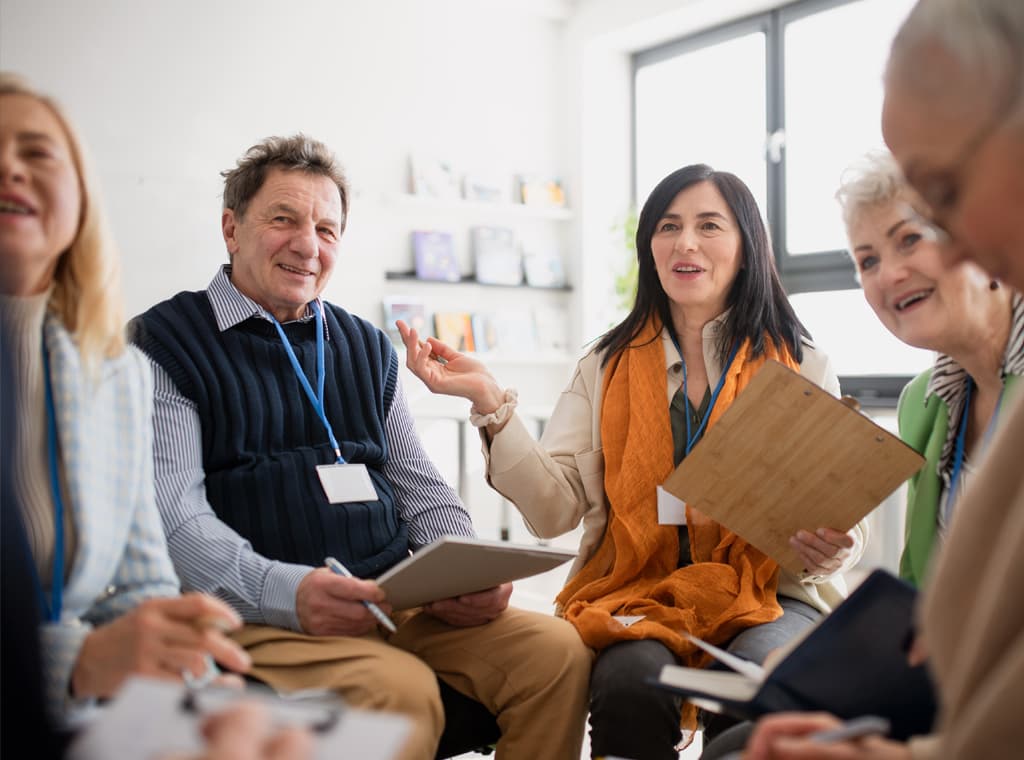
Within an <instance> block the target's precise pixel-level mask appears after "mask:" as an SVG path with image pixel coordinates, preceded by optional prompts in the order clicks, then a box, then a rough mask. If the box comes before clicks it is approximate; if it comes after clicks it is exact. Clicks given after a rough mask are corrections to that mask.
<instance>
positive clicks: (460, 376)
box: [395, 320, 504, 414]
mask: <svg viewBox="0 0 1024 760" xmlns="http://www.w3.org/2000/svg"><path fill="white" fill-rule="evenodd" d="M395 325H396V326H397V327H398V332H399V333H400V334H401V336H402V342H403V343H405V366H406V367H408V368H409V370H410V371H411V372H412V373H413V374H414V375H416V377H418V378H419V379H420V380H422V381H423V384H424V385H426V386H427V388H429V389H430V390H431V391H432V392H433V393H442V394H444V395H446V396H459V397H461V398H465V399H469V400H470V401H471V402H472V403H473V409H474V410H475V411H476V412H478V413H479V414H490V413H491V412H493V411H494V410H495V409H497V408H498V407H499V406H501V405H502V403H503V402H504V391H503V390H502V389H501V386H499V385H498V383H497V381H496V380H495V379H494V376H493V375H491V373H490V372H488V370H487V367H485V366H484V365H483V363H482V362H479V361H477V360H476V359H472V358H470V357H468V356H466V355H465V354H463V353H460V352H458V351H456V350H455V349H454V348H452V347H451V346H449V345H447V344H445V343H442V342H441V341H439V340H438V339H437V338H427V339H426V340H420V337H419V335H418V334H417V333H416V330H414V329H413V328H411V327H409V325H407V324H406V323H405V322H403V321H402V320H398V321H397V322H396V323H395Z"/></svg>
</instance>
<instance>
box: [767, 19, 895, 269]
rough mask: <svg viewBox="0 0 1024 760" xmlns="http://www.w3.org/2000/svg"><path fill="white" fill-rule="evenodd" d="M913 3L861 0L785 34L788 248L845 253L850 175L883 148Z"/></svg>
mask: <svg viewBox="0 0 1024 760" xmlns="http://www.w3.org/2000/svg"><path fill="white" fill-rule="evenodd" d="M912 5H913V0H860V2H854V3H850V4H848V5H841V6H839V7H836V8H832V9H830V10H827V11H822V12H820V13H815V14H813V15H810V16H806V17H804V18H802V19H799V20H797V21H793V22H791V23H789V24H787V25H786V28H785V50H786V59H785V71H786V74H785V79H786V81H785V125H786V128H785V130H786V150H785V161H786V248H787V249H788V251H787V252H788V253H790V254H806V253H817V252H822V251H834V250H841V249H844V248H845V247H846V238H845V233H844V230H843V225H842V221H841V219H840V216H839V207H838V205H837V204H836V202H835V200H834V194H835V191H836V188H837V187H838V186H839V177H840V175H841V174H842V171H843V169H845V168H846V167H847V166H849V165H850V164H851V163H853V162H854V161H855V160H857V159H858V158H859V157H860V156H861V155H863V154H864V153H865V152H866V151H868V150H872V149H882V148H884V147H885V146H884V143H883V141H882V133H881V113H882V94H883V93H882V74H883V70H884V67H885V62H886V60H887V58H888V55H889V47H890V46H891V44H892V38H893V36H894V35H895V34H896V30H897V29H898V28H899V25H900V24H901V23H902V22H903V19H904V18H906V16H907V14H908V13H909V11H910V7H911V6H912Z"/></svg>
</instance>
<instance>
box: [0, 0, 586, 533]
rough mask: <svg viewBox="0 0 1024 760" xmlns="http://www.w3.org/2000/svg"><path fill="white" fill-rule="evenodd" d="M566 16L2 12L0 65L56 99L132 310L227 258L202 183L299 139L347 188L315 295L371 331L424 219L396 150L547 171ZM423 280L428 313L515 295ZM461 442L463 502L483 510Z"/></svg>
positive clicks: (140, 2) (443, 457) (353, 6)
mask: <svg viewBox="0 0 1024 760" xmlns="http://www.w3.org/2000/svg"><path fill="white" fill-rule="evenodd" d="M567 8H568V5H567V4H566V2H565V0H529V1H528V2H524V1H519V2H516V1H512V0H431V1H430V2H420V1H419V0H374V1H372V2H371V1H366V0H292V1H291V2H288V3H281V2H259V1H254V0H205V1H204V0H76V1H74V2H68V1H67V0H2V2H0V68H2V69H4V70H13V71H17V72H19V73H22V74H24V75H26V76H28V77H29V78H30V79H31V80H32V81H33V82H34V83H35V84H36V85H37V86H39V87H40V88H41V89H43V90H44V91H47V92H49V93H52V94H53V95H55V96H56V97H57V98H58V99H59V100H60V101H61V102H62V103H63V104H64V105H65V106H66V107H67V109H68V110H69V112H70V113H71V115H72V117H73V118H74V120H75V121H76V123H77V124H78V125H79V127H80V129H81V131H82V132H83V134H84V137H85V139H86V142H87V144H88V146H89V147H90V148H91V151H92V153H93V154H94V158H95V159H96V163H97V164H98V166H99V168H100V175H101V180H102V183H103V187H104V190H105V197H106V200H107V206H108V211H109V214H110V216H111V220H112V223H113V227H114V231H115V234H116V237H117V239H118V241H119V243H120V245H121V248H122V252H123V259H124V275H125V276H124V284H125V292H126V301H127V310H128V313H129V314H135V313H138V312H140V311H142V310H143V309H145V308H147V307H148V306H150V305H152V304H153V303H155V302H157V301H159V300H161V299H163V298H167V297H168V296H170V295H172V294H174V293H175V292H177V291H179V290H183V289H199V288H203V287H205V286H206V284H207V283H208V281H209V279H210V278H211V277H212V275H213V274H214V271H215V268H216V267H217V266H218V265H219V264H220V263H221V262H222V261H224V260H225V259H226V254H225V252H224V246H223V242H222V240H221V237H220V192H221V179H220V177H219V172H220V171H221V170H223V169H225V168H229V167H231V166H232V165H233V164H234V161H235V159H236V158H237V157H238V156H239V155H240V154H241V153H242V152H243V151H244V150H245V149H246V148H247V147H248V146H249V145H251V144H253V143H254V142H256V141H257V140H259V139H261V138H263V137H264V136H266V135H270V134H275V133H277V134H279V133H292V132H296V131H300V130H301V131H304V132H306V133H308V134H311V135H313V136H315V137H317V138H319V139H321V140H323V141H324V142H326V143H327V144H328V145H329V146H331V147H332V148H334V150H335V151H336V152H337V153H338V155H339V157H340V158H341V160H342V162H343V163H344V164H345V165H346V167H347V170H348V173H349V178H350V180H351V183H352V187H353V200H352V204H351V213H350V222H349V227H348V230H347V231H346V234H345V237H344V239H343V244H342V254H341V255H342V258H341V260H340V261H339V266H338V269H337V270H336V274H335V275H334V278H333V280H332V281H331V283H330V284H329V285H328V286H327V289H326V291H325V294H326V296H327V297H328V298H329V299H330V300H332V301H335V302H337V303H340V304H342V305H343V306H345V307H346V308H348V309H350V310H351V311H354V312H356V313H359V314H362V315H364V316H366V317H367V318H369V319H372V320H373V321H375V322H377V323H378V324H379V323H380V321H381V305H380V304H381V297H382V295H384V294H385V293H389V292H396V291H397V292H398V293H403V292H408V290H409V288H410V287H413V288H415V287H416V286H415V285H403V286H400V287H398V288H395V287H394V286H393V284H392V283H388V282H386V281H385V280H384V276H383V273H384V272H385V271H386V270H389V269H398V270H401V269H408V268H410V267H411V263H412V259H411V253H410V244H409V230H410V225H413V224H415V225H417V226H425V225H429V224H430V223H431V221H432V220H431V219H430V216H431V212H430V211H429V209H427V210H426V211H425V210H424V209H422V208H416V207H415V204H408V203H404V202H402V201H401V200H400V198H396V197H397V196H400V194H402V193H404V192H405V191H407V189H408V166H407V162H408V157H409V154H410V152H413V151H421V152H427V153H430V154H434V155H438V156H441V157H444V158H446V159H450V160H452V161H453V162H455V163H457V164H458V165H459V166H461V167H462V168H465V169H489V170H496V171H503V172H507V173H509V174H511V173H515V172H524V171H539V172H543V173H547V174H552V175H556V176H558V175H564V173H565V171H566V169H567V163H568V162H567V155H568V152H569V151H568V145H569V136H568V133H567V130H566V129H565V125H566V123H567V121H568V116H567V111H566V108H567V102H566V101H567V98H566V77H565V75H564V72H565V63H564V53H565V45H564V29H565V22H564V18H565V15H566V10H567ZM571 201H572V199H571V198H570V203H571ZM439 213H441V214H442V216H443V211H442V212H439ZM447 222H448V220H446V219H439V220H438V223H439V224H447ZM457 223H459V224H463V225H465V224H466V221H465V220H461V221H457ZM476 223H486V219H481V220H478V221H476ZM524 223H525V224H532V223H533V222H530V221H526V222H524ZM557 226H559V227H564V226H565V225H564V224H563V223H559V225H557ZM420 287H421V288H424V289H425V288H432V289H430V290H423V289H421V290H420V295H422V296H424V297H425V298H428V299H429V298H434V299H436V300H439V301H453V300H459V299H466V298H469V299H470V300H472V299H474V298H475V299H478V300H479V299H481V298H487V299H489V300H490V301H492V302H496V303H501V302H504V303H505V304H506V305H507V304H508V303H510V302H514V301H515V300H516V299H518V298H524V297H527V296H525V295H524V292H516V291H500V290H497V289H491V290H490V291H489V292H487V293H486V294H485V295H481V293H479V292H474V290H473V288H461V289H459V288H454V289H453V288H449V289H448V290H444V289H436V288H442V287H443V286H420ZM530 297H532V298H537V299H540V300H541V301H542V302H545V303H547V302H550V301H551V299H552V298H561V303H562V304H564V303H566V302H568V303H569V304H570V305H571V303H572V297H571V296H560V297H555V296H549V295H548V294H545V293H539V294H535V295H533V296H530ZM462 305H464V304H462ZM452 306H455V307H456V308H457V307H458V306H460V304H454V303H453V304H452ZM470 308H472V304H470ZM502 369H503V370H504V372H503V374H505V375H507V376H509V377H508V380H507V382H509V383H510V384H519V385H522V386H524V388H523V390H524V391H525V396H526V402H527V403H528V404H534V405H539V406H548V407H550V405H552V404H553V402H554V400H555V398H556V397H557V393H558V391H559V390H560V388H561V385H562V384H563V383H564V380H565V378H566V375H567V372H568V371H569V367H568V366H566V365H558V364H549V365H546V366H542V367H541V368H540V369H539V370H538V368H536V367H525V368H522V369H521V370H520V371H519V376H518V377H517V372H516V368H515V367H504V368H502ZM405 382H406V388H407V390H408V391H409V393H410V396H411V398H412V402H413V404H414V408H416V409H421V410H422V409H423V408H425V407H427V406H430V404H431V400H429V399H427V398H426V396H427V394H426V391H425V389H423V388H422V386H421V385H420V384H419V383H418V381H415V380H414V379H412V378H410V377H407V378H406V381H405ZM446 408H449V409H450V408H451V407H446ZM456 409H458V410H459V412H458V413H462V412H461V407H460V406H458V405H456ZM424 417H425V418H424V420H423V423H422V425H421V429H422V432H423V435H424V438H425V441H426V442H427V445H428V447H429V448H430V450H431V452H432V454H433V455H434V457H435V459H436V460H437V461H438V463H439V465H440V466H441V467H442V471H443V472H444V473H445V475H446V476H447V477H448V478H449V480H451V481H452V482H454V481H455V480H456V477H457V472H456V469H455V458H454V451H455V446H454V441H455V440H456V438H455V435H454V424H453V423H451V422H443V421H441V422H431V421H429V420H427V419H426V415H424ZM467 438H468V436H467ZM469 446H470V463H471V465H472V466H473V467H474V468H475V469H474V471H473V472H472V473H471V475H470V478H471V480H472V482H473V489H472V494H471V499H470V501H471V502H473V503H474V504H475V503H476V502H477V501H479V502H481V504H483V505H486V504H487V503H488V502H490V503H494V504H496V502H497V498H496V497H495V496H494V495H493V494H492V493H491V492H490V491H489V489H487V487H486V485H485V484H484V483H483V482H482V476H481V473H480V465H479V462H480V456H479V454H478V453H476V449H477V448H478V447H477V446H476V445H475V444H474V443H473V442H472V441H471V440H470V441H469ZM488 509H489V508H488V507H486V506H481V507H480V508H479V509H477V510H476V511H477V513H478V515H479V514H481V513H482V514H483V522H484V531H485V532H486V533H494V532H495V531H496V530H497V528H496V527H495V526H496V522H497V516H496V515H497V510H496V509H492V510H490V511H489V512H488V511H487V510H488ZM488 523H493V525H488Z"/></svg>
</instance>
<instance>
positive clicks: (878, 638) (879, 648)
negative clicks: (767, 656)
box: [651, 570, 936, 739]
mask: <svg viewBox="0 0 1024 760" xmlns="http://www.w3.org/2000/svg"><path fill="white" fill-rule="evenodd" d="M915 597H916V591H915V590H914V588H913V587H911V586H910V585H909V584H907V583H905V582H904V581H902V580H900V579H898V578H896V577H894V576H892V575H890V574H889V573H887V572H885V571H884V570H875V571H873V572H872V573H871V574H870V575H869V576H868V577H867V578H866V579H865V580H864V581H863V582H862V583H861V584H860V585H859V586H858V587H857V588H856V589H854V591H853V593H852V594H850V596H849V597H848V598H847V599H846V600H844V601H843V602H842V603H841V604H840V605H839V606H838V607H836V608H835V609H834V610H833V611H832V613H831V614H829V615H828V616H827V617H825V618H824V619H822V621H821V622H820V623H819V624H818V625H817V626H815V627H814V628H812V629H811V630H810V632H808V633H807V634H805V635H804V636H803V637H802V638H800V639H799V640H798V641H796V642H795V643H794V644H792V645H791V646H790V647H789V649H788V651H786V652H784V653H782V654H781V656H780V657H779V658H778V659H777V660H776V662H775V664H774V665H773V666H769V667H762V666H759V665H757V664H755V663H752V662H749V661H747V660H743V659H741V658H739V657H736V656H734V655H731V654H729V653H728V652H724V651H722V650H721V649H718V648H717V647H714V646H712V645H710V644H708V643H707V642H704V641H702V640H700V639H698V638H696V637H694V636H689V638H690V640H691V641H692V642H693V643H694V644H696V645H697V646H698V647H700V648H701V649H704V650H705V651H706V652H708V653H709V654H711V655H712V656H713V657H714V658H715V659H717V660H718V661H719V662H721V663H722V664H723V665H725V666H726V667H727V668H729V669H730V670H708V669H705V668H685V667H681V666H678V665H665V666H664V667H663V668H662V670H661V673H660V675H659V676H658V677H657V678H655V679H651V682H652V685H654V686H656V687H657V688H661V689H665V690H668V691H671V692H673V693H675V694H679V695H682V696H684V697H689V698H694V699H699V700H704V701H706V700H711V701H713V702H716V703H717V704H718V705H719V706H720V707H721V708H722V709H723V710H724V711H725V712H728V713H729V714H731V715H735V716H737V717H740V718H744V719H748V720H749V719H755V718H758V717H759V716H761V715H764V714H766V713H773V712H785V711H790V710H797V711H806V710H813V711H819V710H824V711H826V712H830V713H832V714H834V715H836V716H838V717H840V718H843V719H851V718H856V717H860V716H862V715H877V716H879V717H882V718H886V719H887V720H889V723H890V726H891V734H892V736H893V737H894V738H896V739H905V738H907V737H909V736H914V735H918V734H926V733H928V732H929V730H930V729H931V726H932V722H933V721H934V718H935V711H936V701H935V691H934V688H933V685H932V682H931V680H930V678H929V676H928V673H927V670H926V668H925V666H924V665H917V666H911V665H910V664H909V663H908V661H907V647H908V644H909V642H910V641H911V640H912V638H913V636H914V619H913V618H914V615H913V608H914V599H915Z"/></svg>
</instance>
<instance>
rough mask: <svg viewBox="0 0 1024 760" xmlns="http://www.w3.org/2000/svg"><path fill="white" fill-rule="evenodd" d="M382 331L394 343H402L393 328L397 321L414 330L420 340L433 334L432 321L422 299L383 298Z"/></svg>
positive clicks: (409, 297) (396, 329) (404, 297)
mask: <svg viewBox="0 0 1024 760" xmlns="http://www.w3.org/2000/svg"><path fill="white" fill-rule="evenodd" d="M383 305H384V330H385V332H387V334H388V336H390V338H391V340H393V341H394V342H395V343H401V342H402V336H401V335H400V334H399V332H398V328H397V327H395V322H397V321H398V320H399V319H400V320H402V321H403V322H405V323H406V324H407V325H409V326H410V327H412V328H413V329H415V330H416V332H417V333H418V334H419V336H420V338H421V339H422V338H426V337H428V336H431V335H433V334H434V325H433V322H434V320H433V319H432V317H431V315H430V314H429V313H428V312H427V309H426V305H425V304H424V302H423V299H421V298H417V297H415V296H384V299H383Z"/></svg>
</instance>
